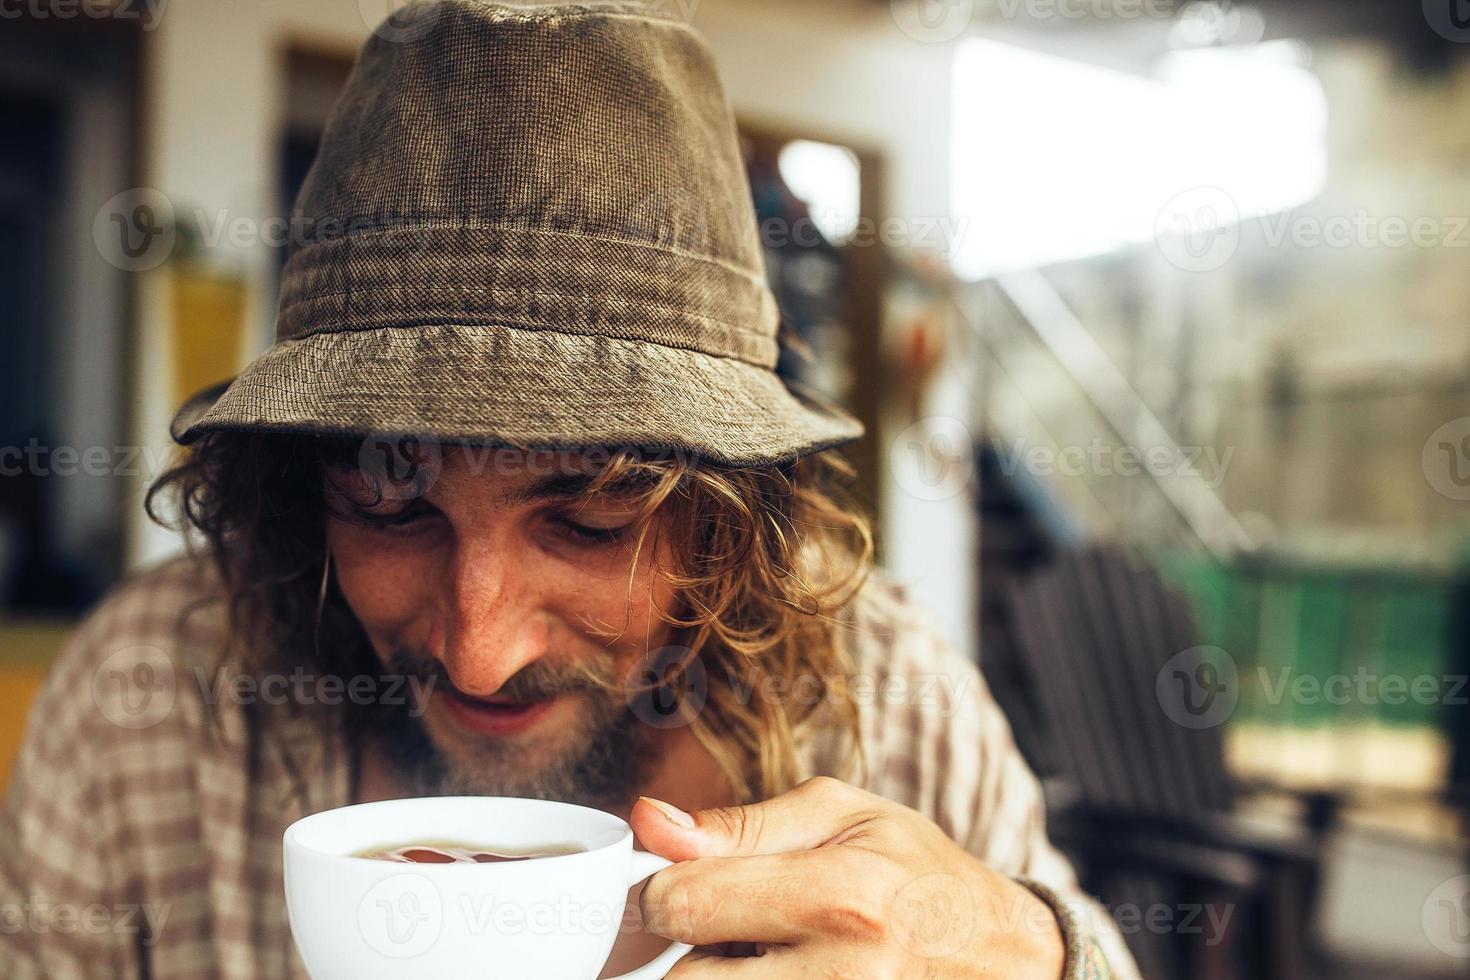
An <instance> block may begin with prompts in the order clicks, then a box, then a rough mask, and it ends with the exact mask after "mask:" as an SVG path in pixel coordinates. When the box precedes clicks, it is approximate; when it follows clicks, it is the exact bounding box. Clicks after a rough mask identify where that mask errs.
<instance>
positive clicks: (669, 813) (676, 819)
mask: <svg viewBox="0 0 1470 980" xmlns="http://www.w3.org/2000/svg"><path fill="white" fill-rule="evenodd" d="M638 798H639V799H640V800H646V801H648V803H649V804H650V805H652V806H653V807H654V809H656V810H658V812H659V813H662V814H663V815H664V817H665V818H666V819H667V820H668V821H669V823H671V824H673V825H674V826H676V827H683V828H684V829H685V830H693V829H694V818H693V817H691V816H690V815H689V814H687V813H685V812H684V811H683V810H681V809H679V808H678V807H676V806H674V804H672V803H665V802H664V801H663V800H655V799H654V798H653V797H651V796H640V797H638Z"/></svg>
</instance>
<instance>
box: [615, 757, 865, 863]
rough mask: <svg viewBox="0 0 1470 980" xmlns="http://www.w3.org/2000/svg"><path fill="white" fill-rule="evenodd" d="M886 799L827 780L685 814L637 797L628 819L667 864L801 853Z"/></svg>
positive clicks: (862, 818) (856, 821) (848, 826)
mask: <svg viewBox="0 0 1470 980" xmlns="http://www.w3.org/2000/svg"><path fill="white" fill-rule="evenodd" d="M887 805H888V804H887V803H886V801H885V800H883V799H882V798H881V797H878V796H874V795H873V794H872V793H868V792H866V791H864V790H861V789H858V788H857V787H856V786H849V785H848V784H847V783H844V782H841V781H840V780H836V779H832V778H829V777H826V776H818V777H817V778H815V779H808V780H807V781H806V782H804V783H802V784H801V785H800V786H797V787H796V788H795V789H793V790H790V791H789V792H786V793H782V794H781V795H780V796H776V797H773V798H771V799H769V800H766V801H764V802H761V803H752V804H749V805H748V806H726V807H715V808H713V809H709V810H696V811H694V813H692V814H691V813H685V812H684V811H682V810H680V809H678V808H677V807H675V806H673V805H671V804H668V803H665V802H663V801H662V800H654V799H652V798H650V797H647V796H641V797H639V798H638V802H637V803H635V804H634V805H633V812H632V813H631V814H630V815H629V822H630V823H631V824H632V825H633V832H634V833H635V834H637V836H638V839H639V840H640V841H641V842H642V843H643V846H644V847H646V848H648V849H649V850H650V851H652V852H654V853H655V854H660V855H663V856H664V857H666V858H668V859H669V860H671V861H688V860H690V859H692V858H697V857H730V856H736V855H750V854H780V853H783V852H786V851H805V850H810V849H812V848H815V847H820V846H821V845H822V844H824V843H827V842H829V841H831V840H832V839H834V838H836V837H838V836H840V835H841V834H842V833H843V832H844V831H847V830H849V829H851V828H852V827H854V826H856V825H857V824H860V823H863V822H864V821H866V820H869V819H871V818H872V817H874V816H877V815H878V814H879V813H880V812H882V810H883V808H884V807H885V806H887Z"/></svg>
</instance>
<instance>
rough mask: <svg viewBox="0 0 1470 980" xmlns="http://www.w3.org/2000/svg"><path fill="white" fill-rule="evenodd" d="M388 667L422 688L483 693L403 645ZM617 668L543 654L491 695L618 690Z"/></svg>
mask: <svg viewBox="0 0 1470 980" xmlns="http://www.w3.org/2000/svg"><path fill="white" fill-rule="evenodd" d="M388 669H389V670H390V671H391V672H392V673H394V674H397V675H399V676H402V677H405V678H413V677H417V678H420V679H421V680H422V681H423V682H424V684H425V685H433V687H428V686H426V687H425V690H433V689H435V688H442V689H445V690H449V691H452V692H453V693H455V694H458V695H459V696H460V697H463V698H467V699H469V700H475V699H476V698H480V697H486V696H487V695H476V694H470V693H469V692H467V691H465V690H463V689H462V688H460V687H458V686H456V685H455V683H454V680H453V678H451V677H450V676H449V669H448V668H447V667H445V666H444V664H443V663H442V662H441V661H440V660H439V659H438V658H436V657H433V656H430V655H429V654H428V653H425V652H423V651H421V650H412V649H409V648H407V647H400V648H398V649H395V650H394V651H393V652H392V653H391V654H389V656H388ZM622 686H623V685H622V683H621V682H620V680H619V678H618V675H617V668H616V667H615V666H614V664H613V663H612V662H611V661H608V660H601V659H597V658H591V659H586V660H577V661H572V662H570V663H559V662H555V661H552V660H549V659H547V658H542V659H540V660H536V661H533V662H531V663H529V664H527V665H526V666H524V667H522V668H521V669H520V670H518V671H516V672H515V673H514V674H512V675H511V676H510V677H509V678H507V679H506V681H505V683H504V684H502V685H500V688H499V690H497V691H495V692H494V693H495V696H497V697H503V698H506V699H509V700H511V701H517V702H530V701H544V700H546V699H547V698H553V697H557V696H559V695H563V694H579V693H586V694H602V695H605V694H607V692H609V691H620V690H622Z"/></svg>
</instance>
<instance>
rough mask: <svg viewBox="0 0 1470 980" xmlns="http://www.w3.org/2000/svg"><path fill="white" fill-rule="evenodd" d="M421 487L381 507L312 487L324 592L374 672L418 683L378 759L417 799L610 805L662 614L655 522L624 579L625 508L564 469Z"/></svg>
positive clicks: (341, 487)
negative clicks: (318, 493)
mask: <svg viewBox="0 0 1470 980" xmlns="http://www.w3.org/2000/svg"><path fill="white" fill-rule="evenodd" d="M435 470H437V477H436V478H435V479H433V480H432V482H430V484H429V485H428V487H427V489H426V490H425V491H424V492H423V493H422V494H413V493H402V492H394V488H392V487H389V488H388V491H389V492H388V493H386V494H384V495H382V499H377V498H378V495H377V494H376V493H375V492H374V483H373V482H372V481H370V480H369V479H368V478H367V477H366V476H365V475H364V474H363V473H361V472H359V471H355V470H342V471H335V470H334V471H331V472H329V473H328V474H327V475H326V486H325V490H326V500H327V505H328V515H327V542H328V546H329V547H330V549H331V556H332V564H333V571H334V573H335V575H336V582H337V584H338V587H339V588H340V589H341V591H342V594H343V595H344V597H345V598H346V600H347V603H348V605H349V606H350V607H351V608H352V611H353V612H354V613H355V614H356V616H357V618H358V620H359V621H360V622H361V623H362V626H363V628H364V630H365V631H366V633H367V636H368V638H369V640H370V641H371V643H372V646H373V649H374V651H375V652H376V653H377V655H378V657H379V659H380V660H381V661H382V662H383V663H384V664H385V666H387V667H388V668H389V670H390V671H392V672H395V673H402V674H408V675H410V676H415V675H416V676H420V677H424V678H426V679H430V680H432V682H433V685H432V692H433V693H432V694H431V695H430V697H429V698H428V701H427V704H426V705H422V706H420V707H421V708H422V710H423V714H422V717H421V719H417V720H416V719H414V718H412V717H409V716H408V714H407V713H406V712H403V713H397V714H395V715H392V716H390V717H389V720H387V721H385V723H384V729H383V731H382V732H381V735H382V741H383V749H384V750H385V753H386V754H387V755H388V757H389V758H390V759H392V760H393V761H394V762H395V763H396V766H397V768H398V769H400V770H401V772H400V776H401V777H403V778H406V779H407V780H409V782H410V784H411V785H413V786H415V788H416V789H417V790H418V791H420V792H427V793H433V792H449V793H485V794H492V795H517V796H540V797H548V798H556V799H567V800H575V801H581V802H588V803H594V804H602V805H612V804H615V803H620V802H624V801H625V800H626V799H627V798H628V797H629V796H631V795H632V794H633V793H636V792H637V788H638V785H639V783H640V781H641V780H642V779H643V778H644V777H645V776H646V775H647V771H648V768H649V766H650V765H651V759H652V756H653V753H652V751H651V746H650V737H651V735H652V733H653V730H652V729H650V728H648V727H647V726H645V725H643V724H642V723H641V722H639V721H638V720H637V718H636V717H635V716H634V713H633V712H632V711H631V710H630V709H629V704H628V700H627V698H626V696H625V694H624V687H623V684H624V680H625V679H626V678H627V677H628V676H630V674H631V672H632V671H633V670H634V668H635V667H636V666H637V665H638V664H639V662H640V661H641V660H642V658H643V657H644V655H645V654H646V653H647V652H648V651H651V650H655V649H657V648H659V647H661V646H662V645H663V644H664V641H665V638H666V636H667V635H668V626H667V624H665V623H663V622H662V621H661V620H660V619H659V616H658V612H659V611H660V610H669V609H670V607H671V604H672V602H673V594H672V589H671V588H670V587H669V586H668V585H667V583H666V582H665V581H664V579H663V578H662V577H661V576H659V575H657V574H656V573H655V571H654V566H655V564H656V562H658V561H659V560H660V559H661V558H662V557H663V555H661V554H659V551H660V550H661V549H663V548H664V547H666V545H665V544H663V543H657V544H655V543H656V542H662V541H663V538H664V535H661V534H658V533H657V532H658V531H659V530H660V529H661V528H660V521H659V518H657V517H656V518H655V520H654V525H653V526H652V527H651V528H650V529H649V533H648V535H647V537H646V539H645V544H644V549H643V553H642V554H641V555H640V556H639V558H638V561H637V562H636V564H635V562H634V551H635V544H636V540H637V535H636V533H635V530H636V529H634V528H633V527H632V526H631V523H632V521H633V519H634V517H635V512H634V509H633V507H632V505H631V501H630V500H629V499H628V498H627V497H626V496H624V497H621V499H620V497H619V495H616V494H615V495H611V496H607V495H598V496H595V497H592V498H586V497H583V496H578V494H577V490H578V488H579V486H581V485H582V484H584V483H585V482H587V480H588V479H589V478H590V473H591V467H590V466H588V465H586V464H585V462H584V461H582V460H581V459H580V458H578V457H575V456H572V457H569V456H568V455H567V454H565V453H555V454H553V453H529V454H526V453H508V452H506V451H503V450H477V449H473V448H471V449H458V448H456V449H446V450H445V452H444V454H443V459H442V466H440V467H428V468H427V471H428V472H431V473H432V472H434V471H435ZM609 687H611V690H609V689H608V688H609Z"/></svg>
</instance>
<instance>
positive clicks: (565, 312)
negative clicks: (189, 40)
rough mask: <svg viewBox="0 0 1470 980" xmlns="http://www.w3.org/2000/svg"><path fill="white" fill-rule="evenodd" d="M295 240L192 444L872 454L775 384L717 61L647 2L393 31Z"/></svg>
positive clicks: (479, 16) (310, 195)
mask: <svg viewBox="0 0 1470 980" xmlns="http://www.w3.org/2000/svg"><path fill="white" fill-rule="evenodd" d="M292 226H293V229H294V231H293V234H292V235H291V241H290V244H289V246H288V255H287V261H286V265H285V269H284V272H283V276H282V284H281V299H280V308H279V311H278V313H277V320H276V340H275V343H274V344H273V345H272V346H271V347H270V348H269V349H268V350H267V351H266V352H265V353H264V354H262V355H261V356H260V357H258V358H256V359H255V360H254V361H253V362H251V363H250V364H249V365H248V366H247V367H246V368H245V369H244V370H243V371H242V372H241V373H240V375H239V376H238V377H237V378H235V380H234V381H233V382H231V383H230V384H229V385H228V387H227V388H225V389H224V391H223V392H222V393H220V392H218V391H216V392H210V393H209V395H207V396H205V397H204V398H203V399H202V400H198V401H196V402H195V403H194V404H193V407H192V408H187V407H186V409H185V410H184V411H181V413H180V415H179V417H178V418H177V419H176V422H175V426H174V432H175V434H176V437H177V438H178V439H179V441H180V442H184V443H188V442H191V441H193V440H195V439H197V438H198V437H199V436H201V435H202V434H204V433H206V432H210V431H215V430H224V429H235V430H242V429H243V430H259V431H281V432H308V433H321V434H339V435H359V434H367V433H375V432H395V433H412V434H418V435H425V436H428V437H430V438H434V439H438V440H443V441H446V442H449V441H466V442H487V443H500V444H511V445H520V446H527V447H556V448H564V447H575V446H585V447H591V446H601V447H606V446H619V447H639V448H655V449H674V450H682V451H689V452H692V453H694V454H697V455H700V456H707V457H709V458H711V459H713V460H715V461H718V462H724V463H734V464H748V463H769V462H780V461H784V460H788V459H791V458H794V457H796V456H800V455H802V454H805V453H809V452H813V451H815V450H818V449H823V448H826V447H830V446H834V445H838V444H840V443H844V442H848V441H850V440H852V439H854V438H856V437H858V436H859V435H861V434H862V431H863V429H862V425H861V424H860V423H859V422H858V421H857V420H856V419H855V418H853V417H852V416H850V415H848V414H847V413H845V412H843V411H842V410H840V409H838V408H836V407H835V406H833V405H830V404H828V403H826V402H825V401H823V400H822V399H819V398H817V397H815V396H813V395H810V394H805V393H798V392H797V391H796V390H793V389H792V388H789V387H788V386H787V385H786V384H784V383H783V382H782V380H781V379H780V378H779V377H778V376H777V375H776V373H775V371H774V367H775V364H776V358H777V354H778V346H777V324H778V319H779V315H778V311H777V308H776V302H775V297H774V296H773V294H772V293H771V291H770V289H769V288H768V287H767V285H766V281H765V278H764V269H763V260H762V255H761V245H760V240H759V236H758V233H757V229H756V226H755V216H754V212H753V206H752V201H751V195H750V188H749V184H748V182H747V178H746V174H745V169H744V166H743V163H742V161H741V157H740V152H739V148H738V143H737V136H736V129H735V124H734V117H733V114H732V112H731V109H730V106H729V103H728V101H727V99H726V97H725V93H724V89H723V86H722V85H721V82H720V80H719V77H718V75H717V73H716V69H715V63H714V58H713V55H712V54H711V52H710V50H709V48H708V46H707V44H706V43H705V42H704V40H703V39H702V38H701V37H700V36H699V35H698V34H696V33H695V32H694V30H693V29H691V28H690V27H689V26H688V25H687V24H684V23H682V22H680V21H678V20H675V19H672V18H670V17H667V16H663V15H656V14H651V13H649V12H648V11H647V10H646V9H643V8H640V7H639V6H637V5H636V4H595V5H565V6H541V7H514V6H501V5H495V4H489V3H479V2H474V0H442V2H438V3H433V4H428V5H425V6H422V7H418V8H414V9H413V11H412V17H411V18H410V19H407V20H405V19H403V18H402V17H401V16H400V17H399V18H396V19H395V20H394V21H393V22H392V23H391V24H385V25H384V26H383V27H380V28H379V29H378V30H377V31H376V32H375V33H374V35H373V36H372V37H371V38H369V39H368V41H367V43H366V44H365V45H364V47H363V49H362V51H361V53H360V54H359V56H358V60H357V63H356V65H355V67H354V69H353V72H352V75H351V78H350V79H349V81H348V83H347V86H346V89H345V91H344V92H343V94H342V96H341V99H340V101H339V102H338V103H337V106H336V108H335V109H334V111H333V113H332V116H331V119H330V121H329V123H328V125H327V129H326V132H325V135H324V137H323V140H322V144H321V149H320V151H319V153H318V155H317V158H316V161H315V163H314V164H313V165H312V168H311V170H310V172H309V174H308V175H307V178H306V182H305V185H304V186H303V188H302V190H301V194H300V196H299V198H298V199H297V202H296V207H295V209H294V212H293V215H292ZM216 394H217V397H214V400H213V401H212V402H210V401H209V400H208V399H209V397H211V396H214V395H216Z"/></svg>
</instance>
